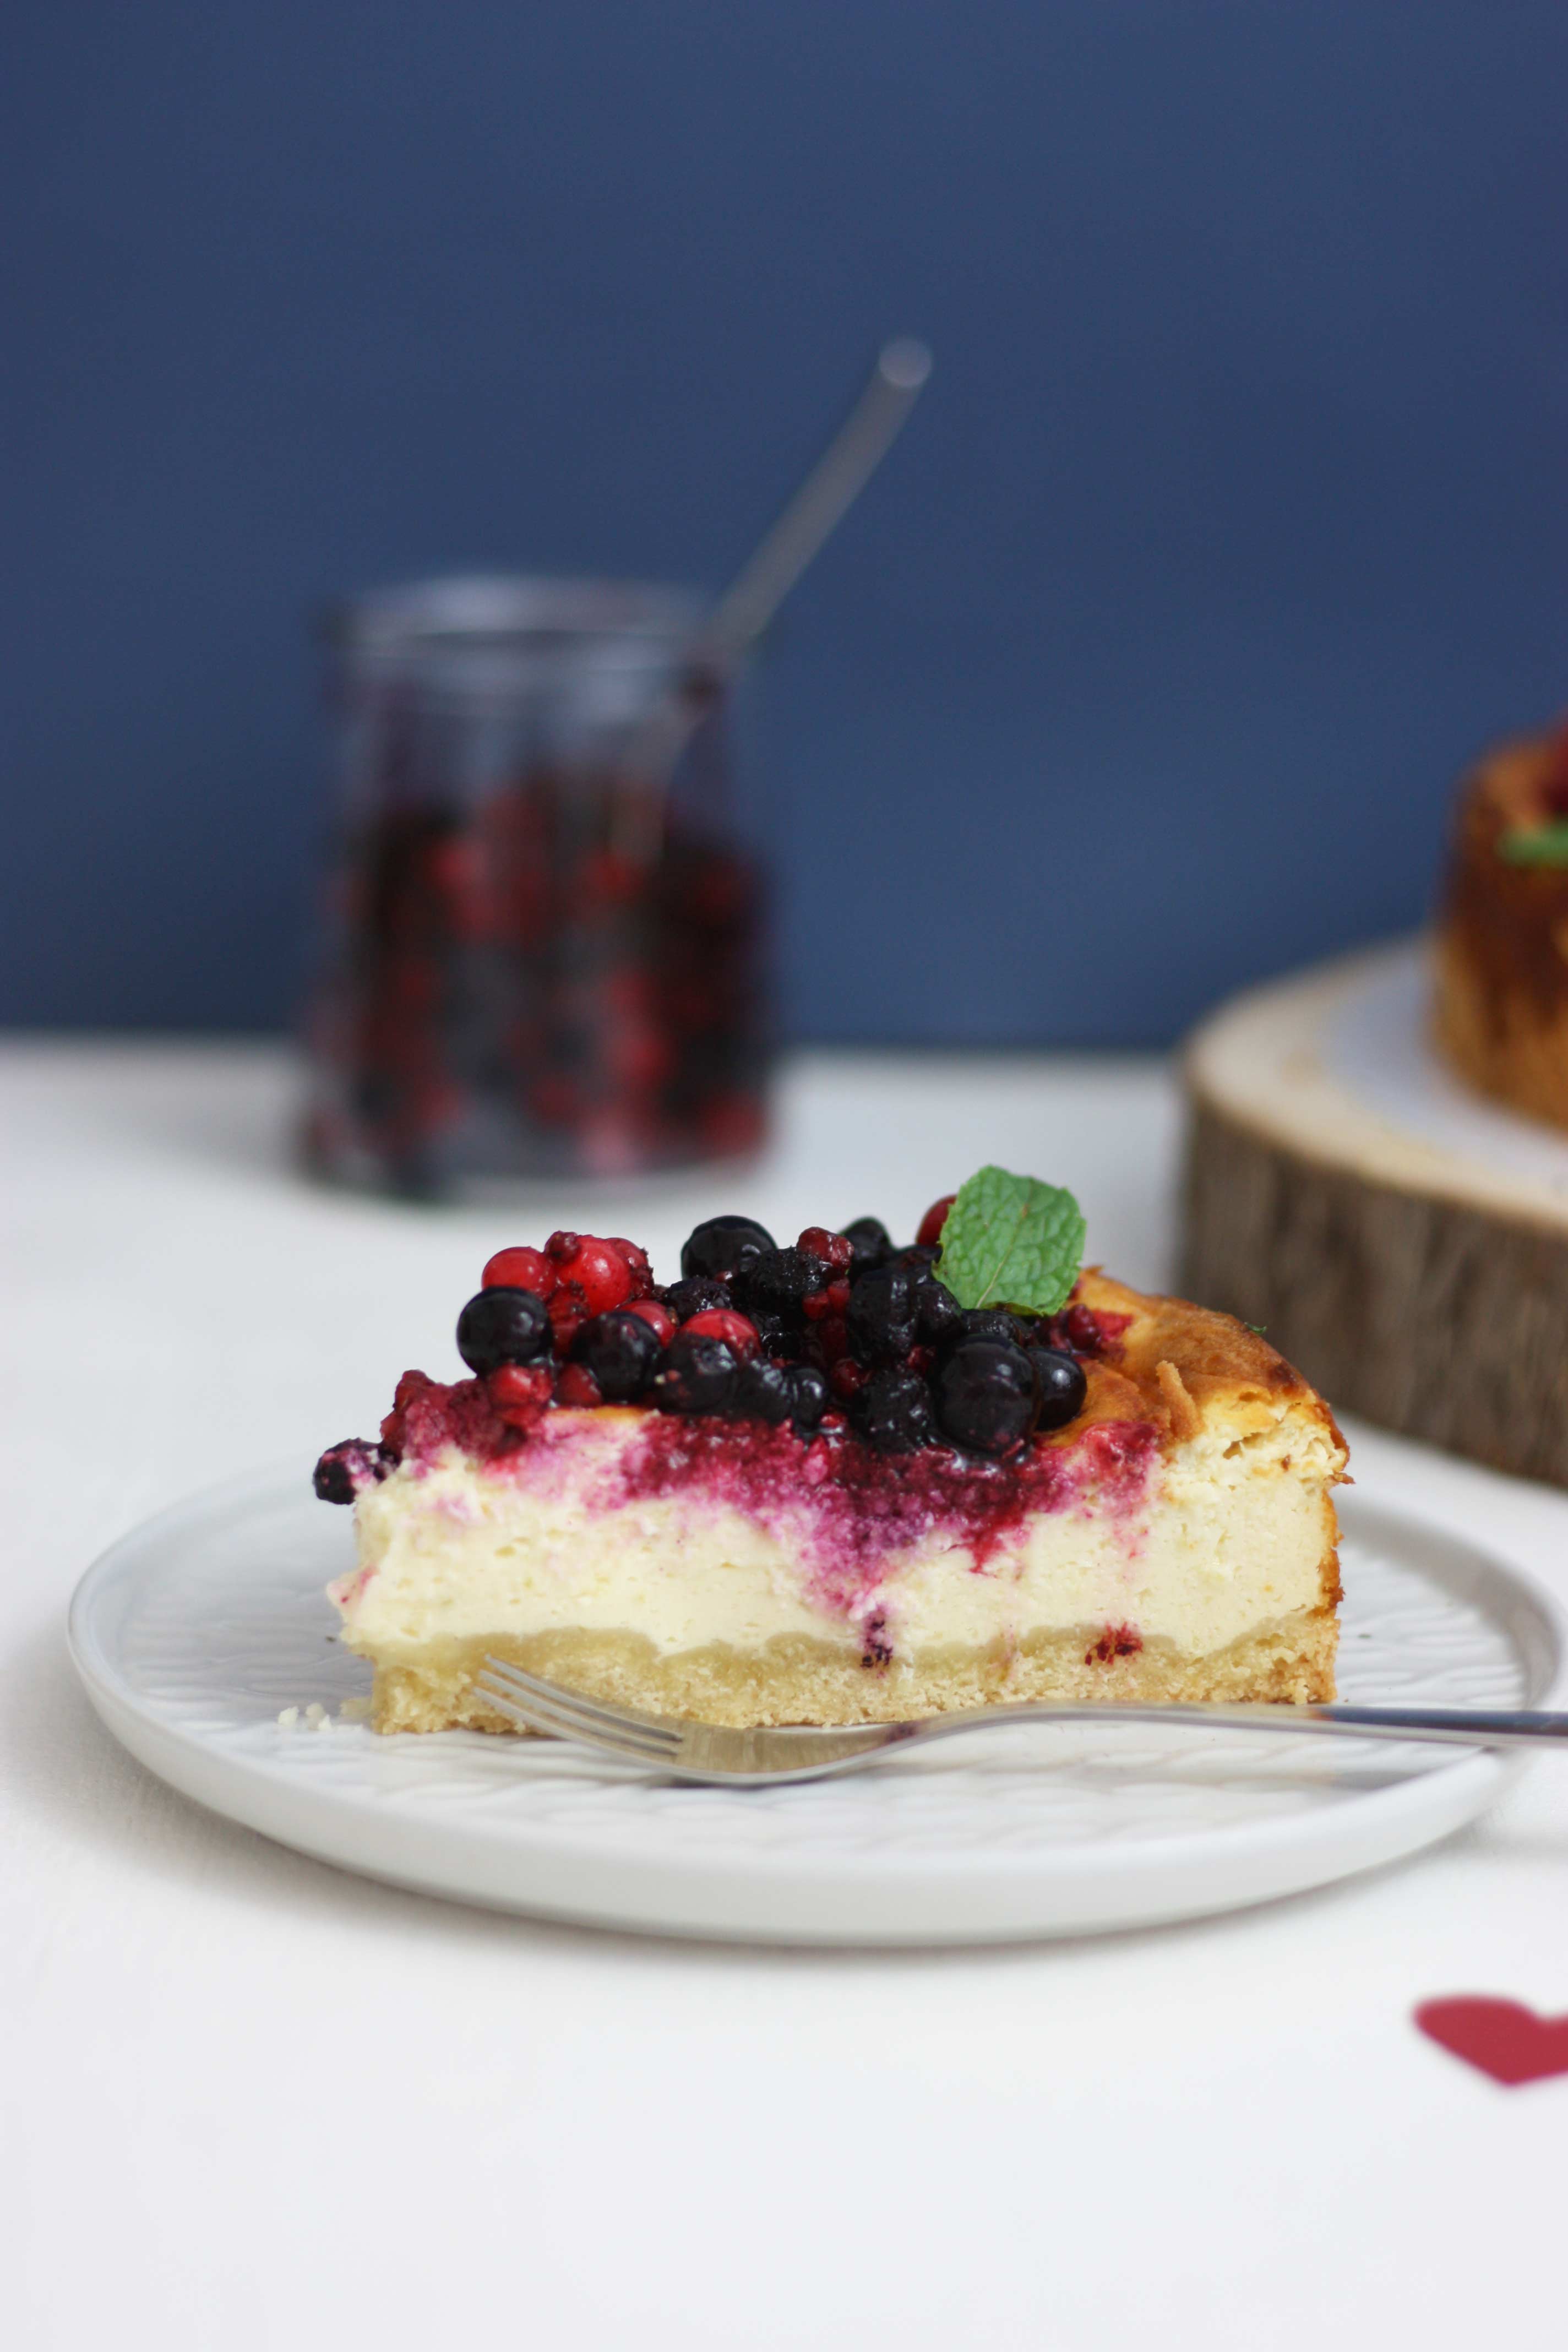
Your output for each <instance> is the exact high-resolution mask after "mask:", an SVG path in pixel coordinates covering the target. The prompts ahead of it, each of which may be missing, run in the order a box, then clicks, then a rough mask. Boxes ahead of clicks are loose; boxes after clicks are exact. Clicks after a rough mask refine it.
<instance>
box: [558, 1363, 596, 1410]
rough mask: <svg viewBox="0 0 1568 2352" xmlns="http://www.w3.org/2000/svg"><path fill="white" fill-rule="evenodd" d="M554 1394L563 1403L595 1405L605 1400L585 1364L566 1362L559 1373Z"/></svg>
mask: <svg viewBox="0 0 1568 2352" xmlns="http://www.w3.org/2000/svg"><path fill="white" fill-rule="evenodd" d="M556 1394H557V1395H558V1396H559V1398H560V1400H561V1402H562V1403H563V1404H574V1405H595V1404H603V1403H604V1402H605V1400H604V1398H603V1397H602V1396H601V1395H600V1393H599V1383H598V1381H596V1380H595V1378H594V1375H593V1373H592V1372H591V1371H590V1370H588V1367H587V1366H586V1364H568V1365H567V1366H566V1368H565V1370H563V1373H562V1375H561V1380H560V1384H559V1386H558V1388H557V1390H556Z"/></svg>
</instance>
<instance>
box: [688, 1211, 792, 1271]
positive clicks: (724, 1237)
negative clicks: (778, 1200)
mask: <svg viewBox="0 0 1568 2352" xmlns="http://www.w3.org/2000/svg"><path fill="white" fill-rule="evenodd" d="M772 1248H773V1235H772V1234H770V1233H769V1231H768V1229H767V1227H766V1225H759V1224H758V1223H757V1221H756V1219H755V1218H754V1217H710V1218H709V1219H708V1220H707V1222H706V1223H704V1224H700V1225H699V1226H698V1227H697V1229H696V1231H695V1232H694V1233H692V1234H689V1235H688V1237H687V1241H686V1245H685V1247H684V1248H683V1249H682V1251H681V1253H680V1271H681V1273H682V1274H683V1275H691V1274H705V1275H707V1276H710V1278H711V1279H712V1280H713V1281H715V1282H728V1281H729V1279H730V1277H731V1275H732V1274H734V1273H735V1272H736V1270H737V1268H738V1267H740V1266H742V1265H744V1264H745V1262H746V1260H747V1259H748V1258H752V1257H755V1256H757V1255H759V1253H760V1252H761V1251H763V1250H771V1249H772Z"/></svg>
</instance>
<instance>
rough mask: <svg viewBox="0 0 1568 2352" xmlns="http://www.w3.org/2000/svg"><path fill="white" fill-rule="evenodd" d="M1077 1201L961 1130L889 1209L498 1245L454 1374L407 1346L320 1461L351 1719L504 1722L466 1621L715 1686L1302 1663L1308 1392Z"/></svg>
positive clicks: (1184, 1680)
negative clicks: (370, 1427) (912, 1215)
mask: <svg viewBox="0 0 1568 2352" xmlns="http://www.w3.org/2000/svg"><path fill="white" fill-rule="evenodd" d="M1083 1238H1084V1225H1083V1219H1082V1217H1081V1215H1080V1214H1079V1209H1078V1205H1077V1203H1076V1202H1075V1201H1074V1200H1073V1198H1072V1195H1071V1194H1070V1193H1069V1192H1065V1191H1063V1190H1061V1189H1059V1188H1058V1187H1056V1186H1052V1185H1049V1184H1044V1183H1041V1182H1038V1181H1036V1180H1035V1179H1033V1178H1029V1177H1019V1176H1014V1175H1010V1174H1009V1173H1008V1172H1007V1171H1005V1170H1003V1169H999V1168H984V1169H982V1170H981V1171H979V1173H978V1174H977V1175H976V1176H973V1177H972V1178H971V1179H970V1181H969V1182H968V1183H966V1184H965V1185H964V1186H963V1188H962V1189H961V1191H960V1192H958V1193H957V1194H956V1195H954V1196H952V1197H950V1198H948V1199H944V1200H942V1201H939V1202H937V1203H936V1204H935V1205H934V1206H933V1208H932V1209H931V1211H930V1212H929V1213H928V1215H927V1217H926V1218H925V1220H924V1222H923V1223H922V1224H921V1229H920V1232H919V1234H918V1236H917V1238H916V1240H915V1241H914V1242H913V1243H912V1244H910V1245H908V1246H907V1247H901V1248H900V1247H898V1246H896V1245H895V1244H894V1243H893V1242H892V1240H891V1239H890V1237H889V1234H888V1233H887V1232H886V1230H885V1229H884V1227H883V1226H882V1225H881V1224H880V1223H879V1222H878V1220H877V1219H876V1218H874V1217H861V1218H858V1219H856V1220H855V1221H854V1222H853V1223H848V1224H847V1225H845V1226H844V1227H843V1228H842V1229H839V1230H834V1229H830V1228H828V1227H826V1226H825V1225H811V1226H808V1227H807V1228H806V1229H805V1232H803V1233H802V1234H800V1235H799V1237H798V1239H797V1240H795V1241H794V1242H790V1243H786V1244H784V1245H783V1246H781V1245H779V1244H778V1243H777V1242H776V1241H775V1239H774V1237H773V1234H770V1233H768V1232H767V1231H766V1230H765V1229H764V1228H763V1226H761V1225H760V1224H758V1223H756V1222H755V1221H754V1220H752V1219H751V1218H749V1217H745V1216H739V1215H724V1216H716V1217H712V1218H710V1219H708V1220H706V1221H705V1222H704V1223H701V1224H700V1225H699V1226H698V1227H697V1228H696V1230H695V1231H694V1232H693V1233H692V1234H691V1235H690V1236H689V1239H688V1241H687V1243H686V1245H685V1247H684V1249H683V1251H682V1253H681V1263H680V1275H679V1280H677V1281H674V1282H672V1283H670V1284H668V1286H659V1285H658V1284H657V1283H656V1282H655V1280H654V1276H653V1270H652V1268H651V1267H650V1265H649V1264H648V1260H647V1255H645V1253H644V1252H643V1251H642V1250H641V1249H640V1248H638V1247H637V1245H636V1244H634V1243H631V1242H627V1241H624V1240H621V1239H619V1238H616V1237H601V1236H596V1235H592V1234H577V1233H566V1232H562V1233H556V1234H552V1235H551V1236H550V1238H549V1239H548V1241H547V1242H546V1243H545V1244H544V1245H543V1247H542V1248H533V1247H531V1246H518V1247H514V1248H509V1249H503V1250H501V1251H500V1252H499V1253H498V1254H497V1255H495V1256H494V1257H492V1258H491V1259H490V1261H489V1264H488V1265H486V1267H485V1269H484V1276H483V1282H482V1286H481V1287H480V1289H479V1291H478V1293H477V1294H476V1295H475V1297H472V1298H471V1299H470V1300H469V1301H468V1305H467V1306H466V1307H464V1308H463V1310H462V1313H461V1316H460V1317H459V1318H458V1350H459V1353H460V1354H461V1355H462V1357H463V1359H464V1360H465V1362H466V1363H467V1364H468V1368H469V1372H470V1375H471V1376H470V1377H469V1378H468V1379H466V1380H459V1381H436V1380H432V1379H430V1378H428V1377H427V1376H426V1374H424V1373H422V1372H414V1371H411V1372H405V1374H404V1376H403V1378H402V1379H401V1380H400V1381H399V1382H398V1384H397V1391H396V1397H395V1402H394V1405H393V1409H392V1411H391V1412H390V1413H389V1414H388V1415H387V1417H386V1419H385V1420H384V1422H383V1423H382V1427H381V1433H380V1435H379V1438H377V1439H374V1440H346V1441H344V1442H342V1443H341V1444H337V1445H334V1446H332V1447H330V1448H329V1449H328V1451H327V1453H326V1454H323V1455H322V1457H321V1462H320V1463H319V1465H317V1470H316V1491H317V1493H318V1494H319V1495H320V1496H321V1497H322V1499H323V1500H325V1501H329V1502H334V1503H344V1504H352V1505H353V1508H354V1514H355V1522H356V1526H355V1536H356V1549H357V1559H356V1564H355V1565H354V1566H353V1568H352V1569H351V1570H349V1571H348V1572H347V1573H346V1574H344V1575H343V1576H342V1577H341V1578H340V1579H339V1580H337V1581H336V1583H335V1584H334V1585H333V1587H332V1588H331V1594H332V1599H333V1600H334V1601H335V1602H336V1604H337V1607H338V1608H339V1610H340V1612H342V1623H343V1637H344V1639H345V1641H346V1642H347V1643H348V1645H349V1647H350V1648H351V1649H353V1650H354V1651H356V1652H358V1653H359V1654H360V1655H361V1656H363V1657H364V1658H366V1659H368V1660H370V1661H371V1663H372V1664H374V1669H375V1683H374V1700H373V1720H374V1724H375V1727H376V1728H377V1729H378V1730H382V1731H434V1730H441V1729H445V1728H449V1727H462V1726H468V1727H475V1728H479V1729H483V1730H493V1731H505V1730H510V1729H511V1728H512V1727H511V1726H510V1723H508V1722H507V1721H506V1720H505V1719H504V1718H503V1717H501V1716H500V1715H499V1714H498V1713H497V1712H496V1711H495V1710H494V1709H492V1708H491V1707H490V1706H489V1704H488V1702H487V1701H486V1700H485V1699H484V1698H483V1697H482V1696H481V1695H480V1694H479V1693H478V1692H477V1691H476V1690H475V1688H474V1678H475V1675H477V1673H478V1672H479V1668H480V1665H481V1664H482V1662H483V1659H484V1657H485V1655H486V1654H487V1653H488V1652H494V1653H496V1654H500V1655H502V1656H505V1657H509V1658H511V1659H513V1660H515V1661H516V1662H517V1663H518V1664H521V1665H523V1666H525V1667H528V1668H529V1669H531V1671H533V1672H535V1673H538V1674H542V1675H546V1676H548V1677H551V1678H552V1679H554V1680H556V1681H559V1682H562V1683H566V1684H570V1685H574V1687H576V1688H578V1689H580V1690H583V1691H585V1692H587V1693H590V1694H592V1695H595V1696H600V1697H603V1698H605V1699H608V1700H610V1701H612V1702H616V1703H619V1704H622V1705H626V1706H632V1707H638V1708H643V1709H647V1710H649V1711H651V1712H653V1713H656V1714H663V1715H670V1716H682V1717H693V1718H696V1719H699V1720H704V1721H710V1722H715V1723H726V1724H737V1725H748V1724H781V1723H844V1722H857V1721H866V1720H889V1719H893V1720H897V1719H899V1718H901V1717H911V1716H917V1715H929V1714H935V1713H941V1712H943V1711H946V1710H949V1709H952V1708H956V1707H965V1706H977V1705H983V1704H985V1703H988V1702H992V1701H997V1700H1006V1699H1016V1700H1024V1699H1031V1698H1034V1699H1040V1698H1074V1699H1078V1698H1083V1697H1096V1698H1104V1699H1131V1698H1146V1699H1154V1700H1167V1699H1173V1700H1202V1699H1233V1700H1250V1699H1263V1700H1312V1699H1322V1698H1328V1697H1331V1696H1332V1695H1333V1687H1334V1679H1333V1669H1334V1653H1335V1644H1336V1637H1337V1632H1338V1625H1337V1617H1336V1609H1337V1604H1338V1601H1339V1597H1340V1586H1339V1572H1338V1558H1337V1549H1336V1545H1337V1528H1336V1522H1335V1516H1334V1508H1333V1503H1332V1498H1331V1488H1332V1486H1334V1484H1335V1483H1336V1481H1337V1480H1338V1479H1339V1478H1341V1477H1342V1475H1343V1472H1344V1465H1345V1451H1344V1445H1343V1442H1342V1439H1341V1436H1340V1433H1339V1431H1338V1430H1337V1429H1336V1427H1335V1426H1334V1423H1333V1420H1332V1417H1331V1414H1330V1412H1329V1410H1328V1408H1327V1406H1326V1405H1325V1404H1324V1403H1323V1402H1322V1400H1321V1398H1320V1397H1318V1396H1317V1395H1315V1394H1314V1392H1313V1391H1312V1390H1311V1389H1310V1387H1309V1386H1308V1384H1307V1383H1306V1381H1303V1380H1302V1379H1301V1377H1300V1374H1299V1373H1297V1372H1295V1371H1293V1370H1291V1368H1290V1366H1289V1364H1287V1363H1286V1362H1285V1361H1284V1360H1283V1359H1282V1358H1281V1357H1280V1356H1279V1355H1278V1354H1277V1353H1276V1352H1275V1350H1274V1349H1272V1348H1270V1347H1269V1346H1268V1344H1267V1342H1266V1341H1265V1340H1264V1339H1261V1338H1260V1337H1259V1336H1258V1334H1257V1333H1256V1332H1253V1331H1251V1330H1249V1329H1248V1328H1247V1326H1246V1325H1245V1324H1242V1323H1237V1322H1236V1321H1233V1320H1232V1318H1229V1317H1228V1316H1224V1315H1216V1314H1212V1313H1210V1312H1208V1311H1206V1310H1205V1309H1204V1308H1202V1307H1193V1306H1189V1305H1188V1304H1186V1303H1185V1302H1184V1300H1181V1299H1173V1298H1161V1297H1146V1296H1143V1295H1142V1294H1141V1293H1139V1292H1137V1291H1134V1290H1130V1289H1127V1288H1125V1287H1124V1286H1122V1285H1121V1284H1120V1283H1117V1282H1113V1281H1110V1279H1108V1278H1107V1277H1106V1276H1103V1275H1101V1274H1100V1273H1099V1272H1098V1271H1097V1270H1094V1269H1089V1270H1084V1269H1083V1268H1082V1267H1081V1265H1080V1259H1081V1255H1082V1244H1083Z"/></svg>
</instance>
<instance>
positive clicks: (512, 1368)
mask: <svg viewBox="0 0 1568 2352" xmlns="http://www.w3.org/2000/svg"><path fill="white" fill-rule="evenodd" d="M554 1392H555V1373H554V1370H553V1369H552V1366H550V1365H549V1364H501V1365H500V1366H499V1367H498V1368H497V1370H495V1371H493V1372H491V1373H489V1375H488V1377H487V1378H486V1381H485V1393H486V1395H487V1396H488V1397H489V1401H490V1405H491V1408H492V1410H493V1411H494V1412H495V1414H496V1416H497V1418H498V1419H499V1420H500V1421H504V1422H505V1423H506V1425H507V1427H508V1428H509V1429H531V1427H532V1425H533V1423H535V1422H536V1421H537V1420H538V1419H539V1416H540V1414H541V1413H542V1412H543V1411H544V1408H545V1406H546V1405H547V1404H548V1403H549V1402H550V1400H551V1398H552V1396H553V1394H554Z"/></svg>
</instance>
